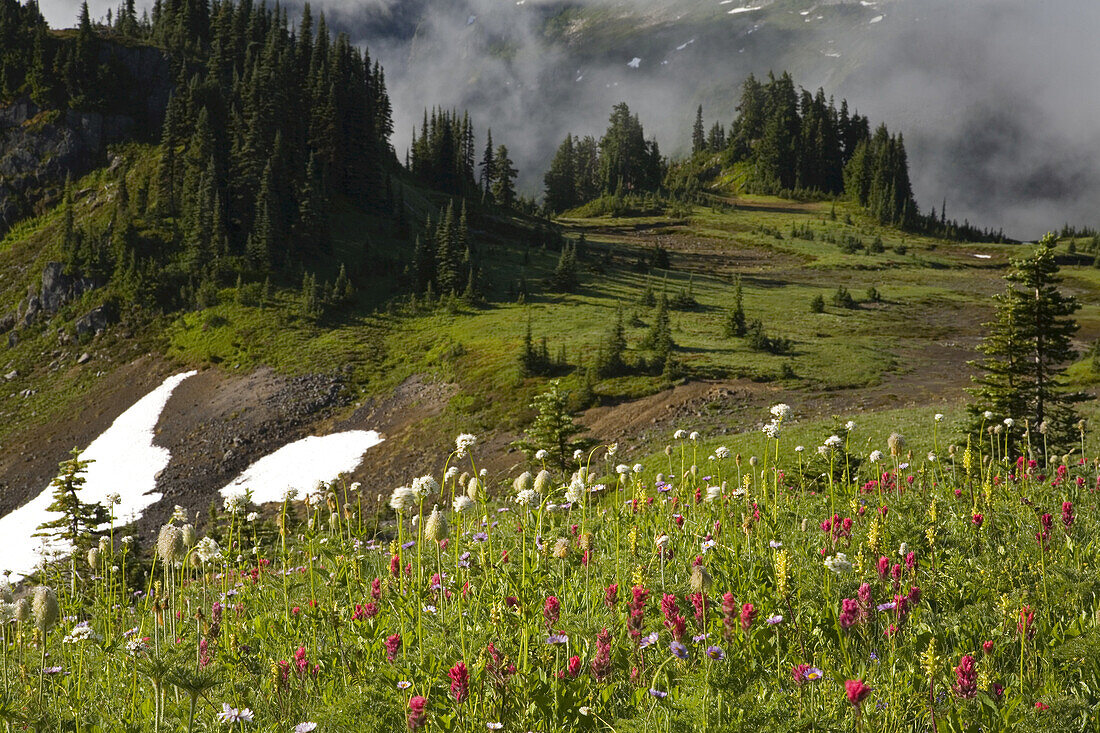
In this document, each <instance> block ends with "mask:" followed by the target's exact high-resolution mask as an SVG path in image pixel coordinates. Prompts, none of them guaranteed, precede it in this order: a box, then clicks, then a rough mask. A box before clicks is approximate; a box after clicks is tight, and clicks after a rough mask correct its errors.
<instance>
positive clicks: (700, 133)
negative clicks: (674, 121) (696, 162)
mask: <svg viewBox="0 0 1100 733" xmlns="http://www.w3.org/2000/svg"><path fill="white" fill-rule="evenodd" d="M706 149H707V138H706V135H705V132H704V128H703V105H701V104H700V105H699V109H698V110H696V112H695V124H694V125H693V126H692V128H691V153H692V155H696V154H698V153H701V152H703V151H704V150H706Z"/></svg>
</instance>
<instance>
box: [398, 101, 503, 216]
mask: <svg viewBox="0 0 1100 733" xmlns="http://www.w3.org/2000/svg"><path fill="white" fill-rule="evenodd" d="M489 144H490V145H491V144H492V138H491V137H490V139H489ZM486 164H488V166H487V167H483V169H482V171H483V172H482V179H483V181H484V182H485V186H486V188H487V189H489V188H491V183H492V181H495V179H496V175H497V162H496V160H495V159H493V158H490V157H489V156H488V155H487V156H486V160H483V161H482V165H483V166H485V165H486ZM409 170H410V171H411V172H412V174H413V175H414V176H416V177H417V178H418V179H419V180H421V181H422V182H424V183H425V184H427V185H428V186H430V187H432V188H434V189H436V190H438V191H442V192H444V193H448V194H452V195H455V196H467V195H471V194H472V193H473V192H474V190H475V189H476V188H477V183H476V182H475V178H474V130H473V125H472V124H471V123H470V118H469V115H464V116H463V118H462V119H459V117H458V113H457V112H448V111H446V110H438V109H433V110H432V113H431V116H430V117H429V116H428V112H427V111H426V110H425V112H424V121H423V123H422V124H421V127H420V132H419V135H418V134H417V131H416V130H415V129H414V130H413V139H412V146H411V148H410V162H409ZM479 198H480V197H479Z"/></svg>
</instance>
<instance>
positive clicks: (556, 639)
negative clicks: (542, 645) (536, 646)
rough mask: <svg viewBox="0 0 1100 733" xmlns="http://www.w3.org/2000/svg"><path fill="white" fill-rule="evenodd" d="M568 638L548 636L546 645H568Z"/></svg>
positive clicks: (555, 635) (562, 635) (564, 636)
mask: <svg viewBox="0 0 1100 733" xmlns="http://www.w3.org/2000/svg"><path fill="white" fill-rule="evenodd" d="M568 641H569V637H568V636H566V635H565V634H550V636H548V637H546V643H547V644H565V643H568Z"/></svg>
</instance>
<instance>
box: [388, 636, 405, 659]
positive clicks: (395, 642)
mask: <svg viewBox="0 0 1100 733" xmlns="http://www.w3.org/2000/svg"><path fill="white" fill-rule="evenodd" d="M384 644H385V646H386V661H387V662H392V661H393V660H394V659H396V658H397V652H398V651H399V650H400V649H401V634H391V635H390V636H387V637H386V641H385V642H384Z"/></svg>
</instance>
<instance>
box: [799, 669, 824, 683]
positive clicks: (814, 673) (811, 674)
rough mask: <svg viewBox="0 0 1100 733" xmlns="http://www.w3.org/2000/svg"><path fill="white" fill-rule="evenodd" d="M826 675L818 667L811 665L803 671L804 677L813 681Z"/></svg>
mask: <svg viewBox="0 0 1100 733" xmlns="http://www.w3.org/2000/svg"><path fill="white" fill-rule="evenodd" d="M824 675H825V673H824V672H822V671H821V670H820V669H818V668H817V667H810V668H809V669H807V670H806V671H805V673H803V675H802V678H803V679H804V680H806V681H808V682H813V681H814V680H819V679H821V678H822V677H823V676H824Z"/></svg>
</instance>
